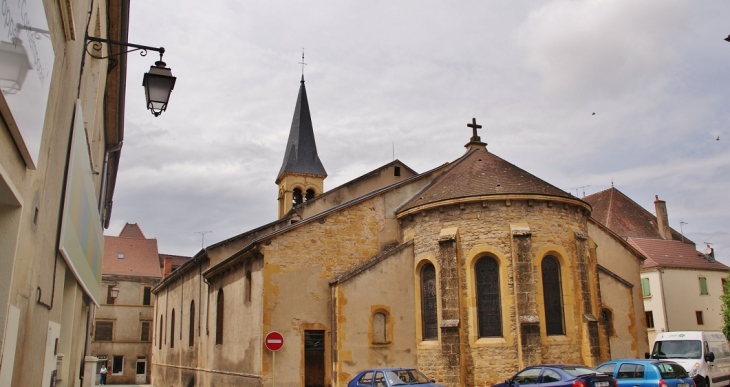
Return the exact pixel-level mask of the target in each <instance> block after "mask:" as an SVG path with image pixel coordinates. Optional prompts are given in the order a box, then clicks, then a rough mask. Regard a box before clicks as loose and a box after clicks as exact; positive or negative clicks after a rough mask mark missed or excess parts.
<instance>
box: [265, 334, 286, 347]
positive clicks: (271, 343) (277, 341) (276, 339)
mask: <svg viewBox="0 0 730 387" xmlns="http://www.w3.org/2000/svg"><path fill="white" fill-rule="evenodd" d="M264 345H265V346H266V349H268V350H269V351H278V350H280V349H281V347H283V346H284V336H282V335H281V333H279V332H277V331H271V332H269V333H268V334H266V338H265V339H264Z"/></svg>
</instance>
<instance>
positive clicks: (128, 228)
mask: <svg viewBox="0 0 730 387" xmlns="http://www.w3.org/2000/svg"><path fill="white" fill-rule="evenodd" d="M119 236H120V237H122V238H137V239H147V237H145V236H144V233H143V232H142V229H141V228H139V225H137V223H127V224H125V225H124V227H122V231H120V232H119Z"/></svg>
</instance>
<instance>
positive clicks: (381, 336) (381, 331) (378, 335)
mask: <svg viewBox="0 0 730 387" xmlns="http://www.w3.org/2000/svg"><path fill="white" fill-rule="evenodd" d="M387 320H388V319H387V317H386V316H385V313H382V312H378V313H375V314H374V315H373V343H376V344H382V343H387V342H388V332H387V329H388V323H387Z"/></svg>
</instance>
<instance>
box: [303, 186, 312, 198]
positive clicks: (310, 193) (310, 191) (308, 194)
mask: <svg viewBox="0 0 730 387" xmlns="http://www.w3.org/2000/svg"><path fill="white" fill-rule="evenodd" d="M304 199H305V200H309V199H314V190H313V189H311V188H310V189H308V190H307V193H306V196H305V197H304Z"/></svg>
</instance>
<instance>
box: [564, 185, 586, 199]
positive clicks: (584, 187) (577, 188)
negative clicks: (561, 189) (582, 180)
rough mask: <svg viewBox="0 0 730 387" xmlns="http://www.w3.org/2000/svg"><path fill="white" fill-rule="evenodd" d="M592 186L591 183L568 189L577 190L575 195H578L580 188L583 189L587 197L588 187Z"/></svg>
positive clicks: (584, 195)
mask: <svg viewBox="0 0 730 387" xmlns="http://www.w3.org/2000/svg"><path fill="white" fill-rule="evenodd" d="M590 186H591V185H590V184H589V185H581V186H578V187H572V188H568V191H572V190H575V197H578V190H583V197H586V188H587V187H590Z"/></svg>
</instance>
